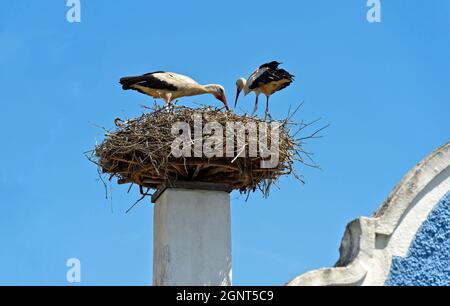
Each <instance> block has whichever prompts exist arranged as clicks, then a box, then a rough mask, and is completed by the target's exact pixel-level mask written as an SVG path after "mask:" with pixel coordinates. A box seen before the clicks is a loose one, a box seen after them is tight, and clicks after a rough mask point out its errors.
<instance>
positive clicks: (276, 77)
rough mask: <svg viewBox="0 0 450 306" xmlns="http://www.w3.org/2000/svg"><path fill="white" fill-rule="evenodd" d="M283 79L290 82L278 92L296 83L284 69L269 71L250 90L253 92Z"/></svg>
mask: <svg viewBox="0 0 450 306" xmlns="http://www.w3.org/2000/svg"><path fill="white" fill-rule="evenodd" d="M283 79H285V80H288V81H289V82H287V83H285V84H283V86H282V87H281V88H280V89H278V91H279V90H281V89H284V88H286V87H288V86H289V85H290V84H291V83H292V82H293V81H294V76H293V75H291V74H290V73H289V72H287V71H286V70H284V69H268V70H267V71H265V72H264V73H263V74H261V75H260V76H259V77H258V78H257V79H256V80H255V81H254V82H253V83H252V84H251V85H250V89H252V90H253V89H256V88H258V87H261V86H263V85H265V84H269V83H270V82H277V81H281V80H283Z"/></svg>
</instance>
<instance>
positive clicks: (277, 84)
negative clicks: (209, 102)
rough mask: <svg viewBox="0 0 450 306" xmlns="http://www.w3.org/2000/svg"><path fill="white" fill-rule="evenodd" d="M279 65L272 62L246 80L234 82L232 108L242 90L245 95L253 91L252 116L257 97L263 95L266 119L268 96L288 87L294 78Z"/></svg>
mask: <svg viewBox="0 0 450 306" xmlns="http://www.w3.org/2000/svg"><path fill="white" fill-rule="evenodd" d="M279 65H281V63H279V62H276V61H273V62H270V63H267V64H264V65H262V66H261V67H259V68H258V69H256V70H255V71H254V72H253V73H252V74H251V75H250V77H249V78H248V79H247V80H246V79H244V78H239V79H238V80H237V82H236V87H237V92H236V101H235V102H234V107H235V108H236V106H237V102H238V99H239V95H240V93H241V91H242V90H244V94H245V95H248V94H249V93H251V92H252V91H253V92H255V94H256V101H255V108H254V110H253V114H254V113H256V111H257V110H258V99H259V95H260V94H261V93H263V94H264V95H265V96H266V97H267V102H266V116H265V118H267V116H268V115H269V98H270V96H271V95H273V94H274V93H275V92H277V91H280V90H282V89H284V88H286V87H288V86H289V85H291V83H292V82H293V81H294V76H293V75H291V74H290V73H289V72H287V71H286V70H284V69H279V68H278V66H279Z"/></svg>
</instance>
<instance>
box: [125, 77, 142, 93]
mask: <svg viewBox="0 0 450 306" xmlns="http://www.w3.org/2000/svg"><path fill="white" fill-rule="evenodd" d="M140 80H141V77H124V78H121V79H120V84H121V85H122V89H123V90H128V89H132V88H131V86H132V85H134V84H136V83H138V82H139V81H140Z"/></svg>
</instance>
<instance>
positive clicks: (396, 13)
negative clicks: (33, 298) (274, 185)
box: [0, 0, 450, 285]
mask: <svg viewBox="0 0 450 306" xmlns="http://www.w3.org/2000/svg"><path fill="white" fill-rule="evenodd" d="M255 3H256V1H253V2H251V1H234V0H232V1H223V2H222V3H218V2H211V1H170V2H163V1H145V0H133V1H127V2H124V1H106V0H89V1H86V0H84V1H83V0H81V4H82V22H81V23H78V24H70V23H68V22H67V21H66V12H67V7H66V1H65V0H59V1H49V0H47V1H31V0H18V1H13V2H11V1H8V2H7V1H5V0H1V1H0V4H1V5H2V9H1V10H0V67H1V69H0V84H1V91H0V103H1V106H2V114H3V115H2V117H1V121H0V123H1V125H2V129H3V133H2V138H3V139H2V149H1V150H0V243H1V245H2V247H1V249H0V284H19V285H20V284H37V285H47V284H59V285H65V284H67V282H66V271H67V268H66V266H65V263H66V260H67V259H69V258H72V257H76V258H79V259H80V260H81V263H82V284H84V285H93V284H113V285H118V284H123V285H149V284H151V275H152V235H153V234H152V217H153V207H152V205H151V204H150V203H148V202H147V203H145V204H142V205H140V206H139V207H138V208H136V209H135V210H133V211H132V213H130V214H128V215H126V214H125V211H126V210H127V209H128V208H129V206H130V204H132V203H133V201H134V200H135V199H136V198H137V197H138V194H137V192H136V190H135V191H133V192H132V193H131V194H127V193H126V191H127V188H126V187H124V186H121V187H119V186H117V185H116V184H112V185H111V188H112V199H109V200H105V191H104V188H103V186H102V184H101V183H100V182H98V180H97V172H96V169H95V167H94V166H93V165H92V164H90V163H89V162H88V161H87V160H86V159H85V157H84V156H83V152H85V151H87V150H90V149H92V148H93V147H94V146H95V144H96V142H100V141H101V140H102V137H103V136H102V131H101V130H100V129H99V128H97V127H96V125H101V126H106V127H112V126H113V120H114V118H115V117H133V116H136V115H138V114H139V113H140V112H141V111H142V108H141V107H140V105H141V104H146V103H152V100H151V99H148V98H147V97H145V96H143V95H139V94H136V93H132V92H122V91H121V88H120V86H119V85H118V84H117V82H118V79H119V78H120V77H121V76H124V75H129V74H140V73H145V72H149V71H153V70H171V71H176V72H180V73H184V74H187V75H190V76H192V77H193V78H195V79H197V80H198V81H199V82H201V83H220V84H222V85H223V86H225V88H226V89H227V90H228V99H229V100H232V98H233V96H234V83H235V80H236V79H237V78H238V77H239V76H247V75H248V74H250V72H252V71H253V69H254V68H255V67H257V66H258V65H260V64H262V63H264V62H267V61H269V60H274V59H276V60H279V61H282V62H283V63H284V67H285V68H287V69H288V70H289V71H290V72H292V73H293V74H295V75H296V76H297V78H296V82H295V83H294V84H293V85H292V86H291V87H289V88H288V89H286V90H285V91H283V92H281V93H278V94H276V95H274V97H273V98H272V104H271V105H272V108H271V113H272V115H273V116H274V117H278V118H280V117H283V116H284V115H285V114H286V112H287V109H288V108H289V105H297V104H299V103H300V102H301V101H304V102H305V105H304V107H303V108H302V109H301V110H300V112H299V113H298V115H297V118H296V119H298V120H301V119H305V120H314V119H317V118H323V120H322V122H323V123H324V124H327V123H330V124H331V127H330V128H329V129H328V130H327V131H326V133H325V135H326V137H325V138H323V139H320V140H315V141H313V142H311V143H310V144H309V145H308V149H309V150H310V151H313V152H315V153H316V154H315V160H316V161H317V162H318V163H319V164H320V165H321V166H322V170H316V169H311V168H307V167H303V166H299V167H298V171H299V172H301V173H302V174H304V176H305V179H306V185H301V184H299V183H298V182H297V181H295V180H294V179H292V178H285V179H282V180H281V182H280V184H279V186H280V190H278V191H274V192H273V193H272V195H271V197H270V198H269V199H267V200H265V199H263V198H262V197H261V196H260V195H259V194H255V195H253V196H251V198H250V200H249V201H248V202H245V197H242V196H240V195H239V194H237V193H233V195H232V232H233V277H234V282H235V284H237V285H251V284H255V285H279V284H283V283H285V282H287V281H289V280H290V279H292V278H293V277H295V276H297V275H299V274H301V273H303V272H306V271H309V270H311V269H315V268H320V267H323V266H330V265H333V264H334V262H335V261H336V260H337V258H338V247H339V244H340V240H341V236H342V234H343V231H344V228H345V225H346V224H347V223H348V222H349V221H351V220H352V219H354V218H356V217H358V216H361V215H369V214H371V213H372V212H373V211H374V210H375V209H376V208H377V207H378V206H379V205H380V204H381V202H382V201H383V200H384V199H385V198H386V196H387V195H388V193H389V192H390V191H391V189H392V188H393V187H394V185H395V184H396V183H397V182H398V181H399V180H400V179H401V178H402V176H403V175H404V174H405V173H406V172H407V171H408V170H409V169H410V168H411V167H413V166H414V165H415V164H416V163H417V162H419V161H420V160H421V159H422V158H423V157H425V156H426V155H427V154H429V153H430V152H431V151H433V150H434V149H436V148H437V147H439V146H441V145H443V144H444V143H445V142H447V141H449V133H448V132H449V124H448V116H449V113H450V102H449V101H450V92H449V90H448V86H449V84H450V23H449V20H450V3H449V2H448V1H447V0H433V1H418V0H415V1H406V0H398V1H382V22H381V23H379V24H370V23H368V22H367V20H366V12H367V7H366V1H365V0H351V1H344V0H341V1H329V0H314V1H313V0H310V1H306V0H305V1H298V0H297V1H276V2H273V1H264V0H263V1H258V4H257V5H255ZM193 102H200V103H205V104H207V103H216V101H215V100H214V99H213V98H212V97H208V96H204V97H200V98H187V99H185V100H183V103H184V104H187V105H192V103H193ZM252 103H253V97H248V98H246V99H241V102H240V105H241V106H242V107H243V108H247V109H249V110H250V109H251V108H252Z"/></svg>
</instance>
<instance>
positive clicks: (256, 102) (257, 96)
mask: <svg viewBox="0 0 450 306" xmlns="http://www.w3.org/2000/svg"><path fill="white" fill-rule="evenodd" d="M258 100H259V94H256V101H255V108H254V109H253V113H252V115H254V114H255V113H256V111H257V110H258Z"/></svg>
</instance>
